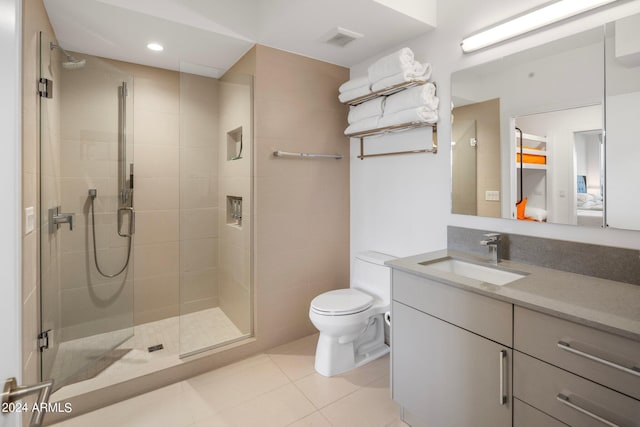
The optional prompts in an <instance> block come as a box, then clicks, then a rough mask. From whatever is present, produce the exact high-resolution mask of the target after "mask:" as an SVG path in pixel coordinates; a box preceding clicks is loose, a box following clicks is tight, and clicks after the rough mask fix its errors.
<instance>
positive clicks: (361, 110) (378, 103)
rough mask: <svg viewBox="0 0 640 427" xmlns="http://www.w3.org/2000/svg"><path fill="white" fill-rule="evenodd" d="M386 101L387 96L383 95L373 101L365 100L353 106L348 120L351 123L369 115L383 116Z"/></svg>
mask: <svg viewBox="0 0 640 427" xmlns="http://www.w3.org/2000/svg"><path fill="white" fill-rule="evenodd" d="M384 102H385V97H384V96H381V97H380V98H375V99H372V100H371V101H367V102H363V103H362V104H360V105H356V106H355V107H351V110H350V111H349V116H348V117H347V121H348V122H349V124H351V123H355V122H359V121H360V120H363V119H367V118H369V117H374V116H378V117H379V116H382V106H383V105H384Z"/></svg>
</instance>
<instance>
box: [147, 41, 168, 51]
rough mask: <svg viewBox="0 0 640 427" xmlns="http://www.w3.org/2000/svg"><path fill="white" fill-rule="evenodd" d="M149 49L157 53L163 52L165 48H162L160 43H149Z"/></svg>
mask: <svg viewBox="0 0 640 427" xmlns="http://www.w3.org/2000/svg"><path fill="white" fill-rule="evenodd" d="M147 49H151V50H154V51H156V52H162V51H163V50H164V46H162V45H161V44H160V43H149V44H148V45H147Z"/></svg>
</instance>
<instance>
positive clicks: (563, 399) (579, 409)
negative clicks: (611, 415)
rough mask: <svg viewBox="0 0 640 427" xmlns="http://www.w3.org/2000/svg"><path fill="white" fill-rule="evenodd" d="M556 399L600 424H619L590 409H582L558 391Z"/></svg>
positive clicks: (615, 425)
mask: <svg viewBox="0 0 640 427" xmlns="http://www.w3.org/2000/svg"><path fill="white" fill-rule="evenodd" d="M556 400H557V401H558V402H560V403H562V404H563V405H567V406H568V407H570V408H572V409H575V410H576V411H578V412H581V413H583V414H585V415H587V416H589V417H591V418H593V419H594V420H597V421H600V422H601V423H602V424H605V425H608V426H610V427H620V425H618V424H616V423H612V422H611V421H609V420H607V419H604V418H602V417H601V416H600V415H596V414H594V413H593V412H591V411H588V410H586V409H584V408H583V407H581V406H578V405H576V404H575V403H573V402H571V401H570V400H569V396H565V395H564V394H562V393H558V395H557V396H556Z"/></svg>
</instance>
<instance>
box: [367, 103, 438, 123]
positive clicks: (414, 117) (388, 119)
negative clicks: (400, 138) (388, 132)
mask: <svg viewBox="0 0 640 427" xmlns="http://www.w3.org/2000/svg"><path fill="white" fill-rule="evenodd" d="M437 121H438V112H437V111H433V110H430V109H429V108H427V107H417V108H410V109H408V110H402V111H398V112H397V113H392V114H389V115H386V114H385V115H384V116H382V117H381V118H380V121H379V122H378V126H379V127H386V126H392V125H401V124H404V123H413V122H425V123H436V122H437Z"/></svg>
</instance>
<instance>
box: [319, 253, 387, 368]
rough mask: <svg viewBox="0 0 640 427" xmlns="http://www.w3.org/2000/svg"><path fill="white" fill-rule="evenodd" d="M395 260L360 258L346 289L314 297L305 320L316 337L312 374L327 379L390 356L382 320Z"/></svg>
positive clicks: (372, 255)
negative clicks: (311, 324) (386, 263)
mask: <svg viewBox="0 0 640 427" xmlns="http://www.w3.org/2000/svg"><path fill="white" fill-rule="evenodd" d="M394 258H395V257H393V256H390V255H386V254H382V253H379V252H373V251H368V252H361V253H359V254H357V255H356V258H355V261H354V263H353V279H352V281H351V287H350V288H349V289H337V290H334V291H329V292H325V293H323V294H321V295H318V296H317V297H315V298H314V299H313V301H311V307H310V309H309V318H310V319H311V322H312V323H313V324H314V326H315V327H316V328H317V329H318V330H319V331H320V338H319V339H318V347H317V348H316V365H315V366H316V371H317V372H318V373H319V374H321V375H324V376H326V377H331V376H333V375H337V374H340V373H343V372H346V371H349V370H351V369H353V368H356V367H358V366H361V365H364V364H365V363H368V362H370V361H372V360H374V359H377V358H378V357H380V356H383V355H385V354H387V353H388V352H389V346H388V345H386V344H385V342H384V315H385V313H386V312H387V311H389V307H390V301H391V269H390V268H389V267H386V266H385V265H384V263H385V261H389V260H392V259H394Z"/></svg>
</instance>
